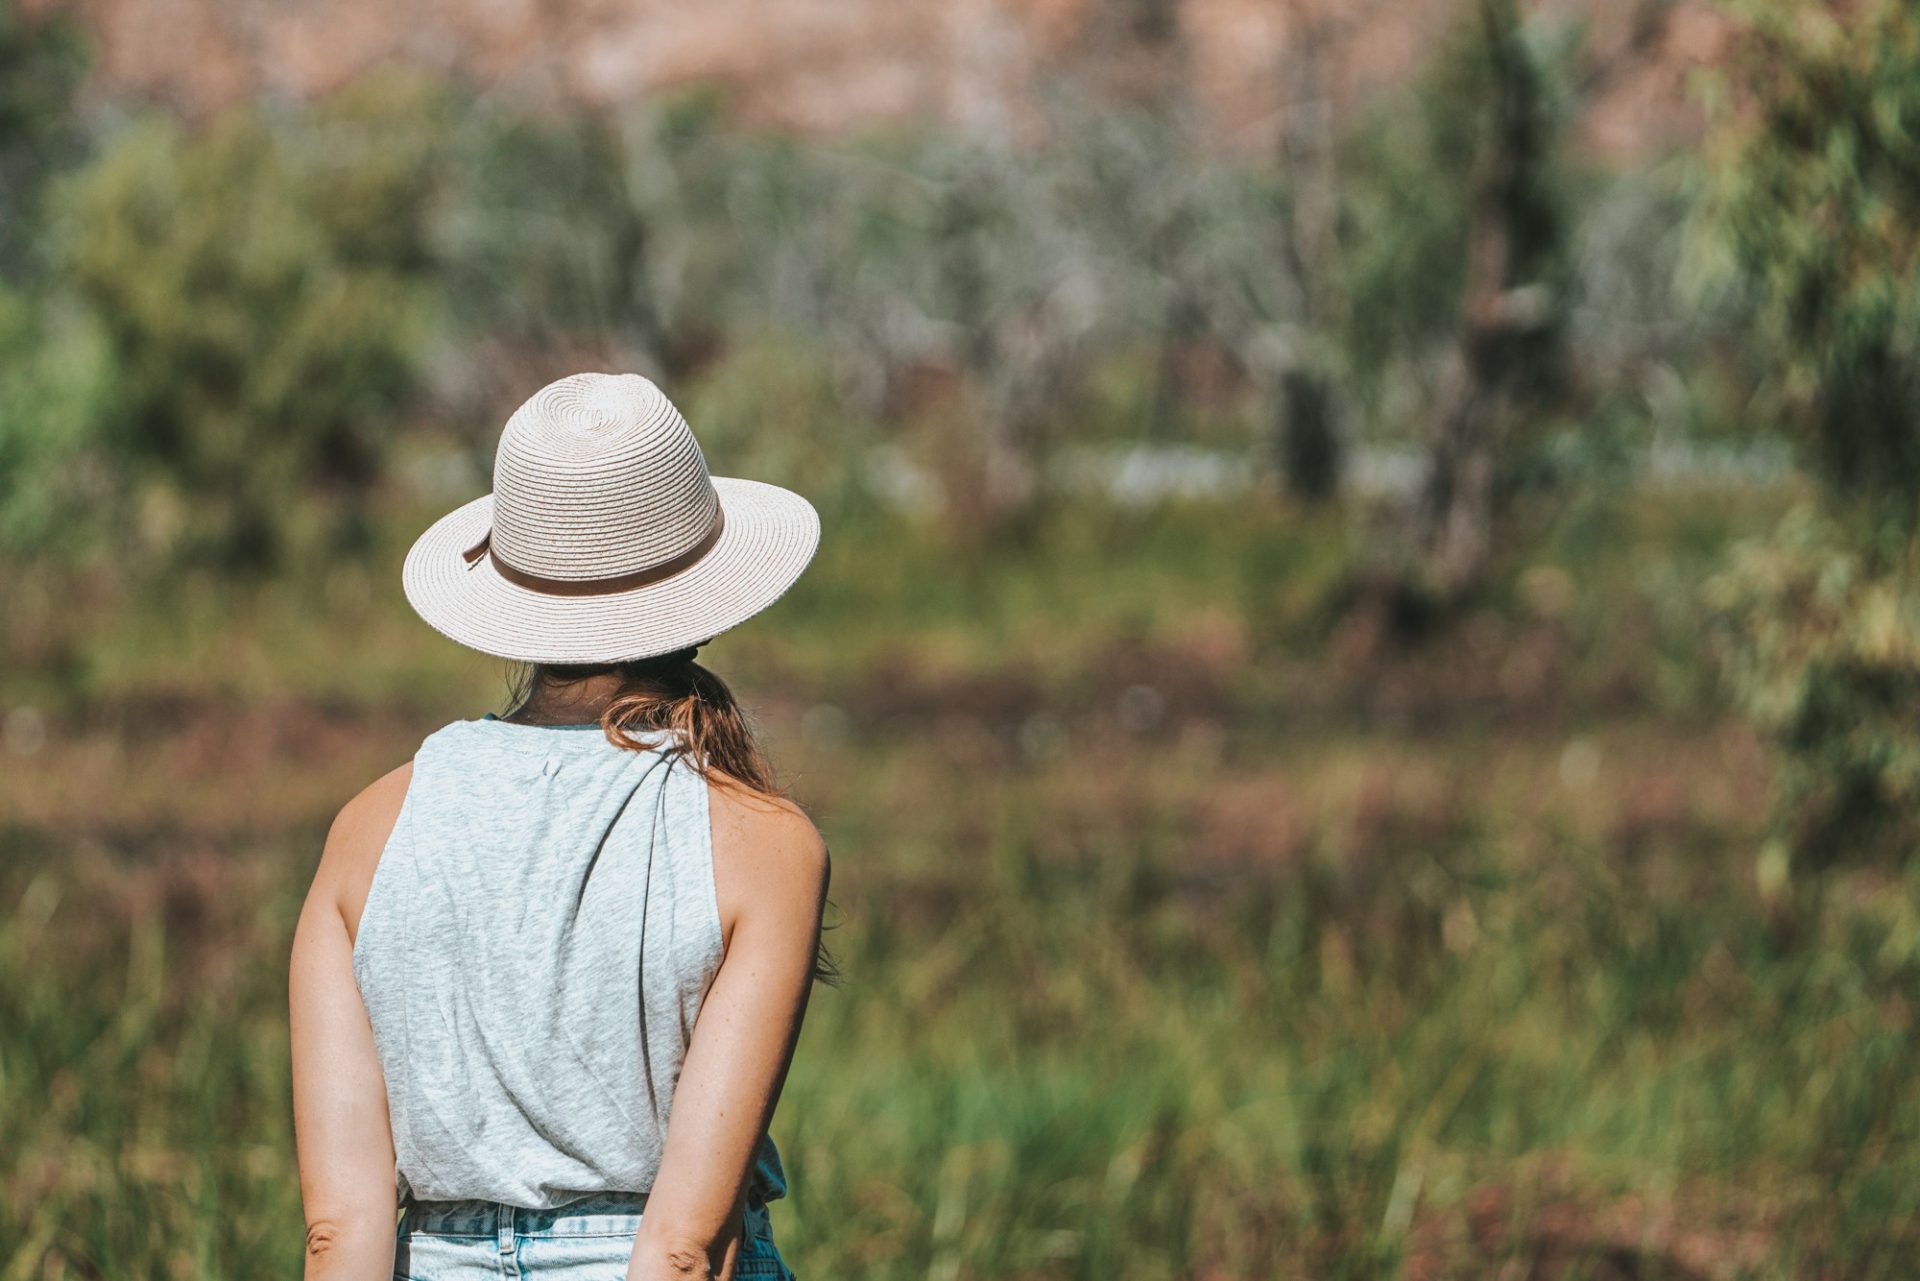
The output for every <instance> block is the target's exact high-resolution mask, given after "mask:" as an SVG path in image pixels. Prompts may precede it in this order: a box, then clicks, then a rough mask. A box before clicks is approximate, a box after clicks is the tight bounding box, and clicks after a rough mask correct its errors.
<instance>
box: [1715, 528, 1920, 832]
mask: <svg viewBox="0 0 1920 1281" xmlns="http://www.w3.org/2000/svg"><path fill="white" fill-rule="evenodd" d="M1708 601H1709V603H1710V604H1711V605H1712V607H1713V609H1714V611H1715V616H1716V618H1717V620H1718V623H1719V627H1718V640H1719V650H1720V654H1721V657H1722V659H1723V662H1724V664H1725V669H1726V673H1727V676H1728V677H1729V679H1730V683H1731V685H1732V688H1733V691H1734V693H1735V695H1736V697H1737V699H1738V700H1739V702H1740V705H1741V706H1742V707H1743V709H1744V710H1745V711H1746V712H1747V713H1748V714H1749V715H1750V716H1751V717H1752V718H1753V719H1754V721H1755V723H1756V724H1758V725H1759V726H1760V727H1761V729H1762V730H1763V731H1764V732H1765V733H1767V734H1768V736H1769V737H1770V738H1771V739H1772V740H1773V742H1774V743H1775V744H1776V745H1777V746H1778V748H1779V749H1780V756H1781V769H1780V777H1779V784H1778V789H1777V796H1778V801H1777V804H1778V806H1779V809H1778V821H1779V824H1780V833H1779V835H1780V839H1781V841H1782V842H1783V844H1782V846H1781V849H1782V851H1783V852H1786V853H1789V854H1791V855H1792V856H1793V857H1794V858H1795V859H1797V860H1798V861H1800V862H1801V863H1803V864H1804V865H1805V866H1806V867H1808V868H1810V869H1813V870H1820V869H1825V868H1828V867H1833V866H1837V865H1841V864H1860V863H1883V864H1894V865H1898V864H1901V863H1904V862H1905V861H1906V860H1907V859H1908V858H1909V857H1910V856H1911V855H1912V854H1913V853H1914V851H1915V850H1916V849H1920V736H1916V735H1915V733H1914V727H1915V726H1916V725H1920V586H1916V584H1915V583H1914V582H1913V580H1912V577H1911V575H1908V574H1904V573H1900V572H1890V571H1887V570H1884V569H1878V568H1876V567H1875V561H1874V558H1872V557H1871V556H1868V555H1865V554H1863V553H1862V552H1861V551H1860V550H1859V548H1858V546H1857V545H1856V544H1855V542H1854V541H1853V540H1852V539H1851V538H1850V537H1849V535H1848V534H1847V532H1846V531H1845V529H1844V528H1843V527H1841V526H1839V525H1837V524H1836V523H1835V522H1833V521H1832V520H1830V519H1829V518H1827V517H1825V516H1824V515H1822V514H1821V513H1820V512H1819V511H1818V510H1817V509H1816V508H1814V507H1812V506H1807V507H1803V508H1801V509H1799V510H1797V511H1795V512H1794V513H1793V514H1792V515H1790V516H1789V517H1788V518H1787V520H1786V521H1784V522H1783V523H1782V525H1781V527H1780V529H1779V531H1778V532H1777V534H1776V535H1774V536H1773V537H1771V538H1767V539H1756V540H1750V541H1748V542H1745V543H1742V544H1741V545H1740V546H1739V547H1738V548H1737V549H1736V553H1735V555H1734V557H1733V560H1732V563H1731V565H1730V566H1729V567H1728V569H1727V570H1726V571H1725V572H1723V573H1722V574H1720V575H1718V576H1717V577H1716V578H1714V579H1713V580H1712V581H1711V582H1710V583H1709V585H1708Z"/></svg>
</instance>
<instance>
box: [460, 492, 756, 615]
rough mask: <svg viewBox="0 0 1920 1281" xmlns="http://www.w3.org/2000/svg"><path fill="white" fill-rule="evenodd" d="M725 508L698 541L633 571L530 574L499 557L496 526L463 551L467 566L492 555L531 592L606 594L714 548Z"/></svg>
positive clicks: (671, 570)
mask: <svg viewBox="0 0 1920 1281" xmlns="http://www.w3.org/2000/svg"><path fill="white" fill-rule="evenodd" d="M726 523H727V513H726V509H725V508H723V507H721V506H720V505H719V504H718V503H715V504H714V507H713V524H712V525H710V526H708V527H707V532H706V533H705V534H704V535H702V536H701V539H700V541H699V542H697V543H695V544H694V545H693V546H691V547H689V548H687V550H685V551H683V552H681V553H680V554H679V555H678V556H675V557H673V558H672V559H670V560H663V561H661V562H660V563H659V564H658V565H649V566H647V567H646V568H645V569H636V570H634V571H633V572H632V573H630V574H615V575H613V576H612V577H610V578H547V577H545V576H543V575H540V574H529V573H528V572H527V571H526V570H524V569H516V568H515V567H514V566H512V565H509V564H507V562H506V561H504V560H502V559H500V553H499V552H496V551H494V550H493V528H492V526H488V528H487V532H486V533H484V534H482V535H481V536H480V541H479V542H477V543H475V544H474V545H473V546H471V547H469V548H467V550H465V551H463V552H461V553H460V557H461V559H462V560H464V561H466V562H467V568H468V569H472V568H473V567H474V566H475V565H477V564H479V563H480V558H481V557H482V556H487V555H491V556H492V557H493V569H494V572H495V573H497V574H499V575H500V577H502V578H504V579H506V580H507V581H508V582H510V583H512V584H514V585H515V586H516V587H524V588H526V589H527V590H528V591H530V592H542V593H544V594H546V595H548V596H606V595H610V594H612V593H614V592H624V591H631V590H632V589H633V588H635V587H645V586H647V585H648V584H649V583H657V582H659V581H660V580H661V579H663V578H672V577H673V576H674V575H675V574H677V573H679V572H680V571H681V570H683V569H688V568H690V567H691V566H692V565H693V563H694V562H695V561H697V560H699V559H700V558H701V557H702V556H705V555H706V554H707V553H708V552H710V551H712V550H713V545H714V544H715V543H717V542H719V541H720V531H721V530H722V529H724V528H725V527H726Z"/></svg>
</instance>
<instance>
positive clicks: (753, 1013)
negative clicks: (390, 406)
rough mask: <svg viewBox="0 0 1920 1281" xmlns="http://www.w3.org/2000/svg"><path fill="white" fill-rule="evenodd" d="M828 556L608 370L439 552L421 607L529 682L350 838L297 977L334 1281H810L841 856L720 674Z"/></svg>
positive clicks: (420, 756)
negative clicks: (781, 793)
mask: <svg viewBox="0 0 1920 1281" xmlns="http://www.w3.org/2000/svg"><path fill="white" fill-rule="evenodd" d="M819 533H820V526H819V519H818V517H817V516H816V515H815V513H814V511H813V508H812V507H811V506H809V505H808V503H807V502H806V500H805V499H803V498H801V497H799V496H798V495H797V494H793V493H790V492H788V491H786V490H784V489H780V488H777V487H775V486H772V485H766V484H761V483H758V482H755V481H748V480H735V479H728V478H724V477H710V476H709V475H708V473H707V469H706V463H705V461H704V459H703V458H702V457H701V453H700V449H699V446H698V444H697V443H696V442H695V440H694V438H693V435H692V433H691V431H689V429H688V428H687V425H686V422H685V421H684V420H683V419H682V418H681V416H680V414H679V413H678V411H676V410H675V409H674V407H673V406H672V405H671V404H670V403H669V402H668V401H667V399H666V398H665V397H664V396H663V395H662V394H661V393H660V391H659V389H658V388H656V387H655V386H654V385H653V384H652V383H650V382H648V381H647V380H646V379H644V378H638V377H635V376H632V375H624V376H618V377H615V376H607V375H600V374H582V375H577V376H575V377H571V378H565V379H562V380H561V381H559V382H557V383H554V384H553V385H551V386H549V387H547V388H545V389H544V390H542V391H541V392H540V393H539V394H538V395H536V396H534V397H533V399H531V400H529V401H528V402H527V403H526V404H525V405H523V406H522V407H521V408H520V410H519V411H518V412H517V413H515V414H514V416H513V418H512V419H511V420H510V421H509V422H508V423H507V426H506V430H505V431H504V433H503V434H502V436H501V440H500V449H499V454H498V457H497V460H496V463H495V471H494V492H493V493H492V494H491V495H488V496H485V497H482V498H479V499H476V500H474V501H473V502H471V503H468V504H466V505H465V506H463V507H461V508H459V509H458V510H456V511H454V512H452V513H451V514H449V515H447V516H445V517H443V518H442V519H441V520H439V521H438V522H436V523H435V524H434V525H433V526H432V528H430V529H428V530H427V532H426V533H425V534H423V535H422V536H421V538H420V540H419V541H418V542H417V543H416V544H415V545H414V547H413V550H412V551H411V552H410V553H409V554H408V556H407V560H406V566H405V569H404V571H403V575H402V578H403V582H404V585H405V589H406V593H407V598H408V600H409V601H410V602H411V603H412V605H413V607H414V609H415V610H416V611H417V612H418V613H419V614H420V615H421V616H422V617H423V618H425V619H426V621H427V622H429V623H431V624H432V625H433V626H434V627H435V628H437V629H439V630H440V631H442V632H444V633H445V634H446V635H447V636H449V637H451V638H452V639H453V640H456V641H458V642H460V643H461V644H463V645H467V646H469V647H471V648H473V649H477V650H479V651H481V652H483V653H487V654H492V655H496V656H499V657H504V658H509V659H514V660H519V661H522V662H525V663H529V664H531V665H532V666H531V674H530V677H529V678H528V680H527V681H526V685H525V688H524V690H523V691H521V694H522V696H521V697H520V699H519V700H518V705H517V706H516V707H515V708H514V710H513V711H512V712H510V713H509V714H508V715H507V716H506V717H504V718H495V717H493V716H492V714H491V713H489V714H488V715H487V716H486V717H484V718H482V719H479V720H460V721H454V722H453V723H452V724H450V725H447V726H445V727H444V728H442V729H440V730H437V731H436V732H434V733H433V734H431V735H429V736H428V737H427V738H426V740H425V741H424V742H423V743H422V744H421V746H420V749H419V751H418V752H417V753H416V754H415V756H414V758H413V760H412V761H411V762H410V763H408V764H407V765H403V766H401V767H400V768H399V769H397V770H395V771H393V772H392V773H391V774H388V775H387V776H386V777H384V778H382V779H380V780H378V781H377V782H375V783H374V784H373V785H372V786H370V787H368V788H367V789H366V790H365V791H364V792H362V793H360V795H358V796H356V797H355V798H354V799H353V800H352V801H351V802H349V803H348V804H347V806H346V807H345V808H344V809H342V810H341V812H340V815H339V817H338V818H337V819H336V820H335V821H334V824H333V829H332V831H331V832H330V833H329V835H328V837H327V843H326V850H325V853H324V854H323V855H322V857H321V860H320V867H319V870H318V872H317V873H316V875H315V877H314V882H313V888H312V891H311V892H310V894H309V895H308V897H307V901H306V905H305V908H304V909H303V911H302V912H301V915H300V923H299V927H298V929H297V931H296V933H295V938H294V945H293V957H292V974H291V997H292V1037H293V1086H294V1114H295V1115H294V1121H295V1135H296V1139H297V1142H298V1147H299V1161H300V1183H301V1194H302V1198H303V1200H304V1202H305V1207H306V1217H307V1225H308V1228H307V1256H306V1258H307V1267H306V1275H307V1277H309V1278H354V1279H355V1281H387V1278H389V1277H400V1278H414V1279H417V1281H465V1279H466V1278H477V1277H483V1276H484V1277H501V1276H505V1277H526V1278H529V1279H531V1281H539V1279H542V1278H552V1279H554V1281H614V1278H617V1277H620V1276H621V1275H623V1273H624V1275H625V1276H626V1277H628V1278H630V1279H632V1281H656V1279H659V1278H669V1277H675V1278H677V1277H707V1276H710V1275H711V1276H718V1277H728V1276H737V1277H790V1276H791V1274H790V1273H789V1272H788V1271H787V1270H786V1268H785V1265H784V1264H783V1263H782V1262H781V1261H780V1256H779V1254H778V1252H777V1251H776V1250H775V1249H774V1245H773V1240H772V1236H771V1234H770V1231H769V1228H768V1223H767V1209H766V1203H767V1201H768V1200H770V1199H772V1198H773V1197H777V1196H779V1195H781V1194H782V1193H783V1192H784V1191H785V1183H784V1176H783V1174H782V1172H781V1170H780V1164H779V1157H778V1154H777V1153H776V1152H775V1151H774V1150H773V1147H772V1144H771V1143H770V1142H769V1141H768V1139H767V1132H766V1127H767V1122H768V1119H769V1117H770V1116H771V1115H772V1112H773V1107H774V1103H775V1101H776V1100H777V1098H778V1097H779V1093H780V1086H781V1082H782V1080H783V1079H784V1077H785V1074H786V1069H787V1063H788V1060H789V1058H790V1056H791V1054H792V1051H793V1044H794V1039H795V1037H796V1036H797V1035H798V1032H799V1027H800V1020H801V1016H802V1014H803V1013H804V1011H805V1008H806V1001H807V993H808V991H809V988H810V984H811V982H812V980H813V978H814V977H815V973H816V967H817V964H818V961H817V956H818V948H819V938H820V933H819V932H820V913H821V908H822V904H823V903H824V901H825V894H826V887H827V872H828V866H827V852H826V847H825V845H824V844H823V842H822V841H821V839H820V836H819V834H818V833H817V832H816V831H815V830H814V828H813V825H812V824H811V823H809V822H808V821H807V819H806V816H805V815H804V814H802V813H801V811H800V810H799V809H798V808H797V807H795V806H794V805H792V804H791V803H789V802H787V801H785V800H782V799H780V798H779V797H777V796H776V795H775V794H774V791H775V789H774V786H773V782H772V775H771V771H770V769H769V768H768V765H767V763H766V760H765V758H764V756H762V754H761V752H760V749H759V748H758V746H757V745H756V744H755V742H754V739H753V737H752V735H751V733H750V731H749V730H748V728H747V726H746V723H745V721H744V719H743V718H742V716H741V714H740V711H739V710H738V708H737V707H736V706H735V704H734V702H733V699H732V696H731V695H730V694H729V692H728V690H727V687H726V685H725V684H723V683H722V682H721V681H720V680H719V679H718V678H717V677H715V676H714V675H712V674H711V673H710V672H708V671H706V670H705V669H704V668H702V667H700V666H699V665H698V664H696V663H695V662H694V661H693V658H694V653H695V651H696V650H697V649H698V648H699V645H700V644H701V643H703V642H704V641H706V640H707V639H709V638H711V637H712V636H714V635H716V634H718V633H720V632H722V631H725V630H726V629H728V628H730V627H733V626H735V625H736V624H738V623H741V622H744V621H745V620H746V619H747V618H749V617H750V616H752V615H753V614H755V613H757V612H759V611H760V610H762V609H764V608H765V607H766V606H768V605H770V604H772V603H773V602H774V600H776V599H777V598H778V597H779V596H780V595H781V593H783V592H784V591H785V590H786V589H787V587H788V586H789V585H791V584H792V582H793V581H794V580H795V579H796V578H797V577H799V575H800V573H801V571H802V570H803V569H804V568H805V567H806V565H807V562H808V561H809V560H810V559H811V558H812V556H813V552H814V548H815V547H816V546H817V544H818V542H819ZM669 1112H671V1114H672V1122H673V1123H672V1126H671V1127H670V1128H669V1126H668V1124H667V1120H668V1114H669ZM396 1209H398V1210H399V1211H400V1217H399V1227H398V1232H397V1234H396V1230H395V1215H396Z"/></svg>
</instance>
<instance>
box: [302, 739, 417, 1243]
mask: <svg viewBox="0 0 1920 1281" xmlns="http://www.w3.org/2000/svg"><path fill="white" fill-rule="evenodd" d="M411 773H412V769H411V766H403V767H401V768H400V769H398V770H395V771H394V772H393V773H391V774H388V775H387V776H386V777H385V778H382V779H381V780H380V781H378V782H376V783H375V784H373V786H371V787H369V788H367V790H366V791H364V792H362V793H360V795H358V796H356V797H355V798H354V799H353V800H352V801H350V802H348V804H347V806H346V808H345V809H343V810H341V811H340V815H339V817H338V818H336V819H335V820H334V823H333V829H332V830H331V831H330V832H329V833H328V834H327V844H326V850H325V852H324V853H323V854H322V855H321V857H320V867H319V870H318V871H317V872H316V873H315V874H314V880H313V887H312V889H311V890H309V891H308V894H307V900H306V904H305V906H304V907H303V908H302V909H301V912H300V923H299V925H298V926H297V927H296V928H295V930H294V937H293V958H292V964H291V967H290V974H289V984H288V988H289V998H290V1001H289V1004H290V1011H289V1012H290V1014H291V1025H292V1036H293V1124H294V1139H295V1143H296V1145H297V1147H298V1150H299V1161H300V1197H301V1201H302V1203H303V1204H304V1205H305V1207H306V1219H307V1251H306V1277H307V1281H322V1279H323V1278H324V1279H325V1281H389V1278H391V1277H392V1275H393V1256H394V1224H395V1213H396V1210H397V1208H398V1207H397V1204H396V1200H395V1189H394V1179H393V1159H394V1158H393V1131H392V1129H391V1127H390V1125H389V1122H388V1118H387V1090H386V1080H385V1078H384V1077H383V1076H382V1075H381V1072H380V1061H379V1059H378V1058H377V1057H376V1056H375V1054H374V1047H373V1028H372V1026H371V1025H370V1024H369V1023H368V1022H367V1012H366V1007H365V1006H364V1005H362V1004H361V1002H360V989H359V986H358V984H357V983H355V981H354V976H353V937H352V934H351V932H350V931H349V928H348V919H349V914H351V917H352V919H354V920H355V921H357V920H358V919H359V907H360V905H361V904H363V903H364V902H365V901H366V890H367V885H368V884H369V883H370V882H371V880H372V875H373V867H374V865H375V864H376V863H377V862H378V861H379V857H380V851H381V849H382V848H383V847H384V846H385V844H386V841H387V835H388V834H389V833H390V832H391V831H392V830H393V824H394V820H395V818H396V817H398V815H399V811H400V803H401V801H402V799H404V797H405V795H406V790H407V780H408V779H409V778H410V777H411Z"/></svg>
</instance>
